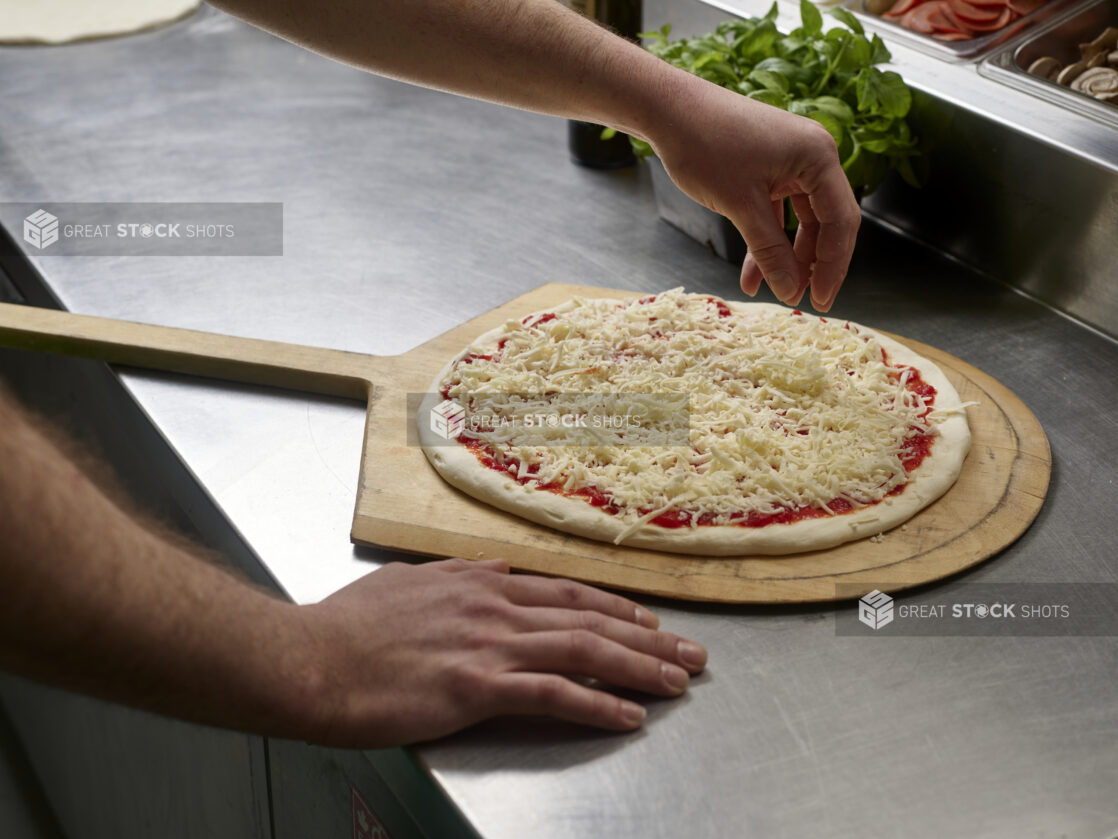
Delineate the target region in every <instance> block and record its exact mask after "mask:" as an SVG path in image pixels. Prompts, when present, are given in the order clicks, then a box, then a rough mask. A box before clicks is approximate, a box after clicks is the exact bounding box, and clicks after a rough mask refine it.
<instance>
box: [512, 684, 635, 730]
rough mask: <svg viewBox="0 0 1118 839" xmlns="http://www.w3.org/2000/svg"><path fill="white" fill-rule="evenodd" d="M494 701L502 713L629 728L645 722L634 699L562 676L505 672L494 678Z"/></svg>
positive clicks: (605, 726) (598, 726) (597, 725)
mask: <svg viewBox="0 0 1118 839" xmlns="http://www.w3.org/2000/svg"><path fill="white" fill-rule="evenodd" d="M495 692H496V697H495V698H496V702H497V705H498V708H500V710H499V711H498V713H504V714H528V715H541V716H548V717H555V718H556V719H561V720H566V721H568V722H573V723H578V724H580V725H592V726H595V727H596V728H606V729H610V730H613V731H630V730H632V729H634V728H639V727H640V724H641V723H642V722H644V717H645V710H644V708H642V707H641V706H640V705H638V704H637V703H636V702H630V701H629V700H627V699H622V698H621V697H619V696H613V695H612V694H609V693H606V692H604V691H600V690H594V689H593V688H588V687H585V686H584V685H579V684H576V683H575V682H572V681H571V680H570V679H567V678H564V677H563V676H556V675H550V674H539V673H505V674H504V675H502V676H501V678H500V679H499V680H498V682H497V686H496V689H495Z"/></svg>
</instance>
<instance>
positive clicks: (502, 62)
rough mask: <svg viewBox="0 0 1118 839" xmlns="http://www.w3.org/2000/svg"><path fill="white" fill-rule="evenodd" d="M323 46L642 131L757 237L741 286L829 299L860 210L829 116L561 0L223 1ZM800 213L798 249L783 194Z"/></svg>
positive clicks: (687, 181)
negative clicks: (674, 61)
mask: <svg viewBox="0 0 1118 839" xmlns="http://www.w3.org/2000/svg"><path fill="white" fill-rule="evenodd" d="M213 5H215V6H219V7H221V8H224V9H226V10H228V11H230V12H232V13H233V14H236V15H238V16H240V17H243V18H245V19H246V20H248V21H250V22H252V23H255V24H257V25H258V26H261V27H263V28H264V29H268V30H270V31H272V32H274V33H276V34H277V35H280V36H282V37H284V38H287V39H289V40H291V41H294V42H295V43H297V44H301V45H303V46H305V47H307V48H309V49H312V50H314V51H316V52H319V53H322V54H323V55H326V56H329V57H331V58H335V59H337V60H338V61H343V62H345V63H347V64H352V65H354V66H355V67H362V68H364V69H366V70H371V71H373V72H375V73H381V74H384V75H387V76H393V77H395V78H400V79H404V80H406V81H411V82H415V83H417V84H422V85H426V86H428V87H435V88H439V89H441V90H449V91H453V92H455V93H460V94H463V95H465V96H471V97H475V98H478V99H487V100H490V101H493V102H500V103H502V104H505V105H511V106H513V107H517V108H526V109H529V110H534V111H539V112H542V113H547V114H554V115H557V116H563V117H568V118H571V119H578V120H585V121H587V122H594V123H600V124H602V125H610V126H613V127H614V128H618V129H620V130H622V131H624V132H626V133H628V134H631V135H633V136H635V137H640V138H642V139H644V140H647V141H648V142H649V143H650V144H651V145H652V147H653V149H654V150H655V151H656V154H657V155H658V156H659V157H660V159H661V160H662V161H663V163H664V165H665V167H666V168H667V170H668V172H669V174H671V176H672V178H673V179H674V180H675V182H676V183H677V184H678V185H679V186H680V187H681V188H682V189H683V190H684V191H686V192H687V193H688V194H689V195H691V197H692V198H694V199H695V200H697V201H699V202H700V203H702V204H704V205H706V206H707V207H709V208H711V209H713V210H716V211H717V212H720V213H722V214H723V215H725V216H727V217H728V218H730V219H731V220H732V221H733V222H734V224H735V225H736V226H737V228H738V229H739V230H740V231H741V233H742V235H743V236H744V237H745V240H746V242H747V243H748V244H749V256H748V257H746V260H745V264H744V266H743V268H742V275H741V286H742V289H743V290H744V291H745V292H746V293H747V294H749V295H753V294H756V293H757V289H758V288H759V287H760V285H761V282H762V278H764V279H765V280H767V281H768V284H769V286H770V287H771V288H772V290H773V293H774V294H775V295H776V296H777V297H778V298H779V299H780V300H782V301H783V302H785V303H789V304H792V305H796V304H798V303H799V301H800V298H801V297H802V296H803V294H804V292H805V291H806V290H807V289H808V288H809V287H810V289H811V303H812V305H813V306H814V307H815V308H816V309H818V310H819V311H827V310H828V309H830V307H831V304H832V303H833V302H834V299H835V295H836V294H837V293H838V290H839V287H840V286H841V285H842V281H843V278H844V277H845V276H846V270H847V267H848V266H849V263H850V256H851V253H852V252H853V250H854V239H855V236H856V234H857V231H858V225H859V223H860V222H861V213H860V211H859V209H858V204H857V202H856V201H855V200H854V195H853V193H852V192H851V191H850V185H849V183H848V182H847V180H846V176H845V175H844V174H843V172H842V167H841V166H840V165H839V157H838V151H837V149H836V148H835V143H834V140H832V139H831V135H830V134H828V133H827V130H826V129H825V128H823V126H822V125H821V124H820V123H818V122H816V121H814V120H810V119H807V118H805V117H800V116H795V115H793V114H790V113H787V112H786V111H783V110H781V109H779V108H774V107H771V106H769V105H765V104H762V103H761V102H757V101H754V100H752V99H749V98H747V97H745V96H741V95H740V94H738V93H734V92H732V91H729V90H725V89H724V88H721V87H719V86H718V85H715V84H711V83H710V82H707V81H704V80H702V79H699V78H697V77H696V76H693V75H691V74H690V73H687V72H684V71H683V70H680V69H678V68H675V67H672V66H670V65H669V64H667V63H666V62H664V61H661V60H660V59H659V58H656V57H655V56H652V55H650V54H649V53H647V52H645V51H644V50H643V49H641V48H640V47H639V46H637V45H636V44H632V43H630V42H628V41H626V40H624V39H622V38H619V37H617V36H616V35H613V34H611V33H610V32H607V31H606V30H605V29H602V28H600V27H599V26H597V25H596V24H594V23H593V22H591V21H589V20H587V19H586V18H584V17H582V16H580V15H577V14H575V13H574V12H571V11H569V10H568V9H566V8H565V7H564V6H562V5H561V4H560V3H558V2H556V0H456V2H453V3H451V2H448V0H398V2H393V1H392V0H389V1H388V2H364V0H335V2H332V3H329V4H328V12H327V13H324V11H323V5H324V4H322V3H320V2H310V0H214V3H213ZM785 197H791V200H792V206H793V207H794V208H795V211H796V215H797V216H798V217H799V219H800V228H799V232H798V233H797V235H796V242H795V250H794V251H793V248H792V246H791V245H789V244H788V239H787V238H786V237H785V234H784V230H783V227H782V225H781V223H780V222H781V219H780V212H781V209H780V208H781V204H782V199H783V198H785Z"/></svg>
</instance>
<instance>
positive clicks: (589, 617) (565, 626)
mask: <svg viewBox="0 0 1118 839" xmlns="http://www.w3.org/2000/svg"><path fill="white" fill-rule="evenodd" d="M520 619H521V627H522V628H523V629H525V630H536V631H554V630H569V631H570V630H585V631H587V632H593V633H594V634H595V635H600V636H602V637H603V638H607V639H609V640H610V641H614V642H616V643H618V644H622V645H623V646H625V647H627V648H628V649H630V650H634V651H636V652H639V653H643V654H645V655H650V656H655V657H656V658H658V659H660V660H661V661H667V662H671V663H673V664H676V665H678V666H680V667H682V668H683V669H685V670H687V671H688V672H690V673H699V672H701V671H702V669H703V667H704V666H706V661H707V651H706V649H705V648H704V647H703V646H702V645H700V644H696V643H695V642H694V641H690V640H688V639H686V638H681V637H680V636H678V635H673V634H672V633H670V632H659V631H657V630H653V629H648V628H646V627H643V626H638V625H636V624H634V623H630V622H628V621H625V620H618V619H617V618H611V617H608V616H607V615H603V614H602V613H601V612H578V611H573V610H570V609H547V608H536V609H524V610H522V611H521V615H520Z"/></svg>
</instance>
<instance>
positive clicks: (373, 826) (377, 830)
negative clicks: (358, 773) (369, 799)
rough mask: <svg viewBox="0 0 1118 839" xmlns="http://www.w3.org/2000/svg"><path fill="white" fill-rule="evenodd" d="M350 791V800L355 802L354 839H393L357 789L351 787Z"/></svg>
mask: <svg viewBox="0 0 1118 839" xmlns="http://www.w3.org/2000/svg"><path fill="white" fill-rule="evenodd" d="M349 789H350V793H351V795H350V800H351V801H352V802H353V839H392V836H391V835H390V834H389V833H388V831H387V830H385V828H384V825H383V824H381V823H380V819H378V818H377V816H376V813H374V812H373V808H372V807H370V806H369V805H368V804H367V803H366V802H365V799H364V798H362V797H361V793H359V792H358V791H357V787H355V786H351V787H350V788H349Z"/></svg>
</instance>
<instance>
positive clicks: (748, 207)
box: [731, 189, 800, 303]
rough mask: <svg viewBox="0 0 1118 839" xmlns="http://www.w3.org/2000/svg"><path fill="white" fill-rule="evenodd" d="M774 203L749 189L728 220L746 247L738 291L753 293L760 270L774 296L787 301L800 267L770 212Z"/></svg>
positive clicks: (777, 216)
mask: <svg viewBox="0 0 1118 839" xmlns="http://www.w3.org/2000/svg"><path fill="white" fill-rule="evenodd" d="M774 204H776V205H779V202H773V201H772V200H771V199H770V197H769V196H768V195H767V194H763V193H761V192H759V191H758V190H756V189H752V190H750V192H749V193H747V194H746V195H745V196H744V200H743V201H742V204H741V205H740V210H739V212H738V213H736V214H735V215H734V216H733V217H732V219H731V220H732V221H733V222H734V225H735V226H736V227H737V228H738V230H740V231H741V234H742V236H744V237H745V241H746V244H748V246H749V257H748V258H747V261H746V264H745V265H743V266H742V278H741V287H742V291H744V292H745V293H746V294H750V295H751V296H752V295H753V294H756V293H757V288H759V287H760V281H759V280H758V279H757V276H756V272H760V273H761V274H762V275H764V278H765V279H766V280H767V281H768V283H769V288H771V289H772V292H773V294H775V295H776V297H777V299H778V300H782V301H784V302H785V303H788V302H789V301H791V299H792V298H793V297H794V296H795V294H796V292H797V290H798V289H799V287H800V269H799V266H798V264H797V262H796V256H795V254H794V253H793V252H792V246H791V245H789V244H788V237H787V236H786V235H785V234H784V227H783V225H782V224H781V223H780V213H779V211H777V212H774ZM750 259H752V267H751V266H750V262H749V260H750ZM747 269H748V270H747Z"/></svg>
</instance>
